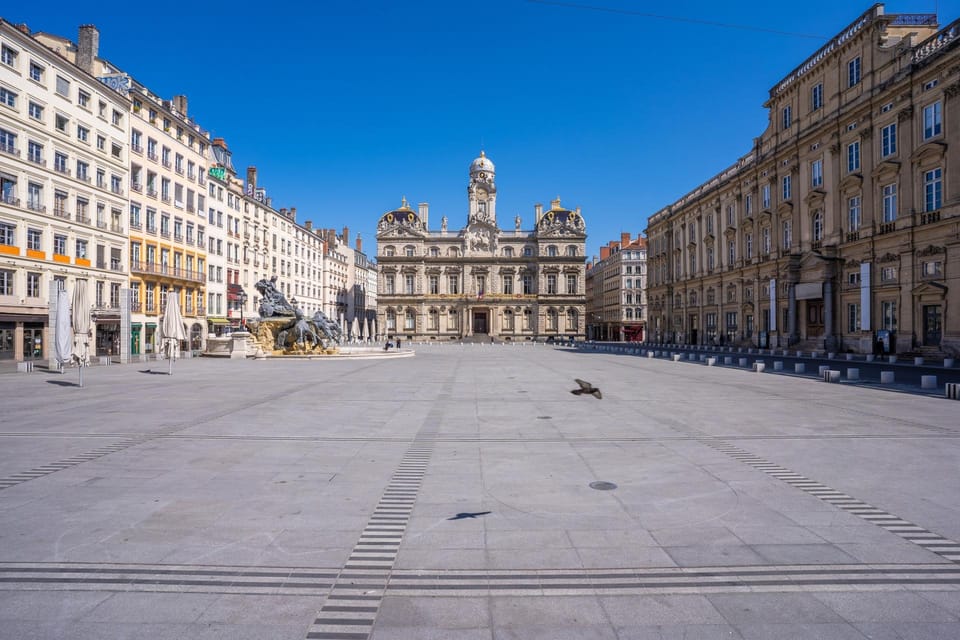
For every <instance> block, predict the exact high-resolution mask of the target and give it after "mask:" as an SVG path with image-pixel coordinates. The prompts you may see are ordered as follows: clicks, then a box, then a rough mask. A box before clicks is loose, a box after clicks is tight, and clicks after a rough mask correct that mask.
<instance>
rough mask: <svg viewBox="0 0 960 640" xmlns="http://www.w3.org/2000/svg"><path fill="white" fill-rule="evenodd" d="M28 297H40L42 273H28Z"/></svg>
mask: <svg viewBox="0 0 960 640" xmlns="http://www.w3.org/2000/svg"><path fill="white" fill-rule="evenodd" d="M27 297H28V298H39V297H40V274H39V273H28V274H27Z"/></svg>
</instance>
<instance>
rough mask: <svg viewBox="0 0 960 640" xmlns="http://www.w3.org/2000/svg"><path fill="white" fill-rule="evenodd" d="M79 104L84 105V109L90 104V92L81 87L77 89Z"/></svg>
mask: <svg viewBox="0 0 960 640" xmlns="http://www.w3.org/2000/svg"><path fill="white" fill-rule="evenodd" d="M77 104H78V105H80V106H81V107H83V108H84V109H86V108H87V106H88V105H89V104H90V94H89V93H87V92H86V91H84V90H83V89H80V90H78V91H77Z"/></svg>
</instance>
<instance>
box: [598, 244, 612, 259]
mask: <svg viewBox="0 0 960 640" xmlns="http://www.w3.org/2000/svg"><path fill="white" fill-rule="evenodd" d="M609 257H610V247H600V259H601V260H606V259H607V258H609Z"/></svg>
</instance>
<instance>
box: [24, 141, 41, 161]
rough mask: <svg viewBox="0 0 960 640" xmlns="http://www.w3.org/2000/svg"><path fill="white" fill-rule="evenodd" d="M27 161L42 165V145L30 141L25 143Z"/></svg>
mask: <svg viewBox="0 0 960 640" xmlns="http://www.w3.org/2000/svg"><path fill="white" fill-rule="evenodd" d="M27 159H29V160H30V162H36V163H37V164H43V145H42V144H40V143H39V142H34V141H33V140H31V141H30V142H28V143H27Z"/></svg>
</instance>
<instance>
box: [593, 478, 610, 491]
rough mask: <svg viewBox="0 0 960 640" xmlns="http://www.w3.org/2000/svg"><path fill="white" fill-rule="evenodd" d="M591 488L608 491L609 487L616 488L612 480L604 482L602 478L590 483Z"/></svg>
mask: <svg viewBox="0 0 960 640" xmlns="http://www.w3.org/2000/svg"><path fill="white" fill-rule="evenodd" d="M590 488H591V489H596V490H597V491H610V490H611V489H616V488H617V485H615V484H613V483H612V482H604V481H603V480H598V481H597V482H591V483H590Z"/></svg>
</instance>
